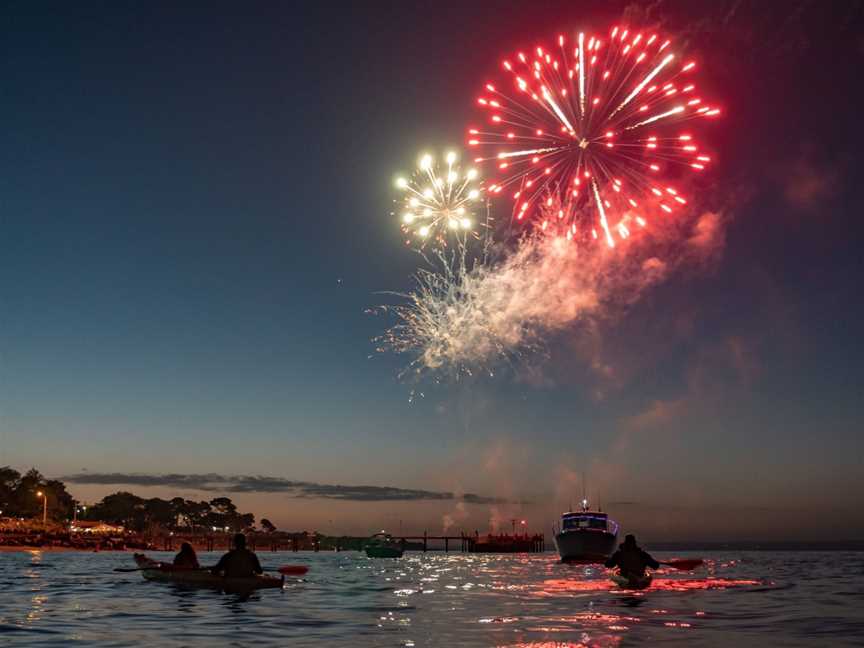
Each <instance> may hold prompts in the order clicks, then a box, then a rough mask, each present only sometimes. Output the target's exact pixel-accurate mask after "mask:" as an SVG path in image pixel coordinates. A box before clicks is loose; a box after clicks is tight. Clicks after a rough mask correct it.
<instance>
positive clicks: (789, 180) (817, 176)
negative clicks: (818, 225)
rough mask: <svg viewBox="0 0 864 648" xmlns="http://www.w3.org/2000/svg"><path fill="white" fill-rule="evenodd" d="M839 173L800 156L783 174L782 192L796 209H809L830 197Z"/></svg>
mask: <svg viewBox="0 0 864 648" xmlns="http://www.w3.org/2000/svg"><path fill="white" fill-rule="evenodd" d="M838 181H839V174H838V173H837V171H836V170H834V169H832V168H830V167H819V166H817V165H816V164H815V163H814V162H812V161H811V160H810V159H809V158H808V157H804V156H802V157H801V158H799V159H798V160H797V161H796V162H795V164H794V165H793V166H792V168H791V169H789V170H788V171H787V173H786V176H785V183H784V186H783V194H784V197H785V198H786V201H787V202H788V203H789V204H790V205H792V206H793V207H795V208H797V209H802V210H809V209H812V208H814V207H816V206H817V205H818V204H819V203H820V202H822V201H823V200H825V199H826V198H828V197H830V196H831V195H832V194H833V193H834V191H835V188H836V186H837V184H838Z"/></svg>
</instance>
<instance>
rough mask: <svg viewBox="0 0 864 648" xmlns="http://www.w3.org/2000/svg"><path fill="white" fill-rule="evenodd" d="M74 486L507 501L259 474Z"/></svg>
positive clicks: (142, 477) (105, 478)
mask: <svg viewBox="0 0 864 648" xmlns="http://www.w3.org/2000/svg"><path fill="white" fill-rule="evenodd" d="M63 480H64V481H67V482H70V483H72V484H100V485H124V486H146V487H153V486H161V487H167V488H177V489H187V490H196V491H203V492H208V493H209V492H220V493H286V494H288V495H290V496H291V497H297V498H308V499H329V500H343V501H349V502H394V501H414V502H417V501H459V502H465V503H466V504H482V505H486V504H500V503H502V502H503V501H504V500H502V499H500V498H496V497H487V496H484V495H477V494H474V493H464V494H461V495H456V494H454V493H449V492H440V491H427V490H418V489H411V488H397V487H395V486H365V485H360V486H346V485H343V484H318V483H315V482H306V481H293V480H290V479H284V478H282V477H262V476H260V475H217V474H215V473H207V474H191V475H182V474H168V475H146V474H139V473H79V474H77V475H70V476H68V477H63Z"/></svg>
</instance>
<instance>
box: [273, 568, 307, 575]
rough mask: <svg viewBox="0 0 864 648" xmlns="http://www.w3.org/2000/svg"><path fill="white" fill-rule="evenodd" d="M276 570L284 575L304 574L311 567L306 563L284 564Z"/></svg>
mask: <svg viewBox="0 0 864 648" xmlns="http://www.w3.org/2000/svg"><path fill="white" fill-rule="evenodd" d="M276 571H278V572H279V573H280V574H282V575H283V576H302V575H303V574H305V573H306V572H308V571H309V568H308V567H306V566H305V565H284V566H282V567H280V568H279V569H277V570H276Z"/></svg>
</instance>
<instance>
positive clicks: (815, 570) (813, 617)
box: [0, 551, 864, 648]
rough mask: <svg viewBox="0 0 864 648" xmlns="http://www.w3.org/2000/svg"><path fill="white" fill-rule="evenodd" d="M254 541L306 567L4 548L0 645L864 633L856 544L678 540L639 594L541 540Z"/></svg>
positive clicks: (539, 641)
mask: <svg viewBox="0 0 864 648" xmlns="http://www.w3.org/2000/svg"><path fill="white" fill-rule="evenodd" d="M152 555H153V556H154V557H157V558H160V559H163V560H164V559H167V558H170V555H169V554H164V553H161V554H160V553H154V554H152ZM259 555H260V558H261V562H262V564H263V565H264V567H265V569H267V570H271V571H275V569H276V568H278V567H279V566H280V565H284V564H303V565H307V566H308V567H309V568H310V571H309V573H308V575H307V576H306V577H305V578H303V579H293V580H289V581H288V583H287V584H286V587H285V588H284V589H283V590H278V589H276V590H261V591H258V592H255V593H253V594H251V595H248V596H238V595H230V594H220V593H218V592H215V591H208V590H201V589H186V588H183V587H178V586H174V585H170V584H164V583H152V582H146V581H144V580H143V579H142V577H141V575H140V574H138V573H115V572H113V571H112V570H113V569H114V568H115V567H132V566H134V563H133V562H132V556H131V554H128V553H122V552H117V553H107V552H105V553H47V552H45V553H43V552H39V551H33V552H21V553H2V554H0V645H20V646H75V645H82V646H84V645H86V646H93V647H97V648H98V647H105V646H131V645H151V646H307V645H309V646H314V645H329V646H526V647H527V646H533V647H537V648H539V647H541V646H543V647H552V646H629V645H663V644H677V645H681V646H768V645H771V646H835V645H864V553H862V552H824V553H822V552H757V551H754V552H735V553H723V554H711V555H705V554H696V553H687V552H684V553H678V554H676V557H688V558H692V557H697V556H698V557H704V558H706V563H705V566H704V567H702V568H700V569H698V570H696V571H694V572H678V571H675V570H670V569H664V570H661V571H659V572H657V573H656V574H655V579H654V584H653V585H652V587H651V588H650V589H648V590H646V591H643V592H623V591H620V590H618V589H616V588H615V587H614V586H613V585H612V584H611V583H610V582H609V581H608V579H607V578H606V572H605V570H603V569H602V568H599V567H597V566H588V565H579V566H568V565H562V564H560V563H559V562H558V561H557V556H555V555H553V554H548V553H547V554H532V555H524V554H521V555H520V554H511V555H488V554H458V553H450V554H444V553H439V552H435V553H432V552H430V553H427V554H422V553H406V554H405V557H403V558H401V559H371V558H366V557H365V556H364V555H362V554H358V553H354V552H343V553H319V554H315V553H284V552H282V553H268V552H262V553H260V554H259ZM655 555H656V556H657V557H658V558H660V559H663V558H664V557H667V558H668V557H671V556H670V555H669V554H665V555H664V554H663V553H659V552H658V553H656V554H655ZM199 557H200V559H201V562H202V564H208V563H211V562H215V560H216V559H217V557H218V555H217V554H201V555H200V556H199Z"/></svg>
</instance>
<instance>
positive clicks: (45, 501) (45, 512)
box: [36, 491, 48, 526]
mask: <svg viewBox="0 0 864 648" xmlns="http://www.w3.org/2000/svg"><path fill="white" fill-rule="evenodd" d="M36 497H41V498H42V526H45V525H46V524H47V523H48V493H43V492H42V491H36Z"/></svg>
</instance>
